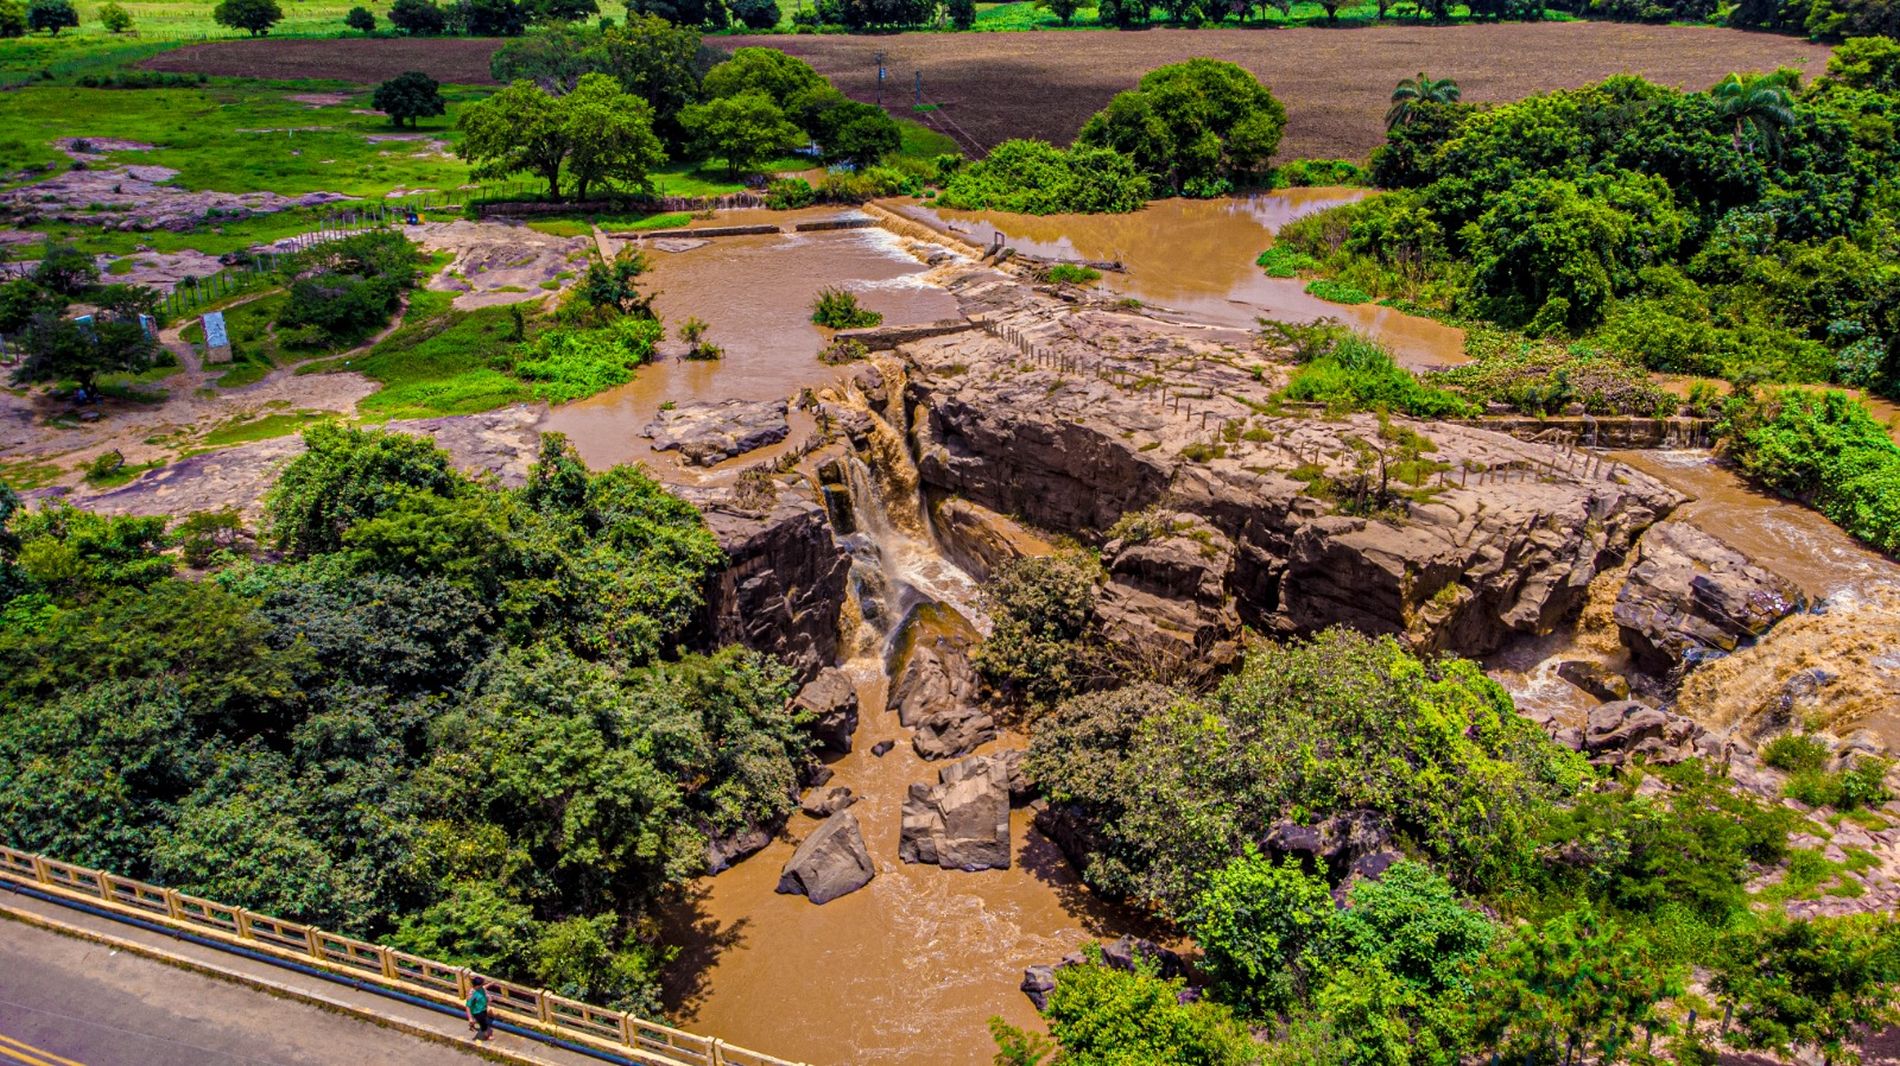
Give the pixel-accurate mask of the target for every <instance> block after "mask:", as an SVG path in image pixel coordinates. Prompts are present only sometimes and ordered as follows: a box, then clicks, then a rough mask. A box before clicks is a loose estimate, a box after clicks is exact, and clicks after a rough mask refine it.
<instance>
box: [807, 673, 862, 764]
mask: <svg viewBox="0 0 1900 1066" xmlns="http://www.w3.org/2000/svg"><path fill="white" fill-rule="evenodd" d="M792 702H793V703H794V704H796V705H797V706H798V707H799V708H801V709H802V710H804V711H805V712H806V713H807V714H809V715H811V717H812V724H811V735H812V739H814V740H816V741H818V743H819V744H820V745H821V746H822V747H823V748H824V749H825V750H826V751H830V752H834V753H837V754H840V755H843V754H847V753H849V752H850V751H851V735H852V734H853V733H855V732H857V729H858V687H857V686H856V685H854V684H852V683H851V676H850V675H849V674H847V673H845V672H844V671H843V670H840V669H838V668H837V667H835V666H827V667H825V668H824V669H823V670H820V671H819V672H818V676H817V677H815V678H812V679H811V681H810V682H809V683H808V684H806V686H805V687H804V688H801V689H799V690H798V695H796V696H794V697H792Z"/></svg>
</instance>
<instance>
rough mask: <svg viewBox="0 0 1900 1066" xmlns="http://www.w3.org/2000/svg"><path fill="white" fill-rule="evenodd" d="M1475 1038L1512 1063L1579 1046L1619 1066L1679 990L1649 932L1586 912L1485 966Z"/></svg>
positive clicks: (1509, 946)
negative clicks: (1636, 1033) (1639, 1031)
mask: <svg viewBox="0 0 1900 1066" xmlns="http://www.w3.org/2000/svg"><path fill="white" fill-rule="evenodd" d="M1477 974H1478V976H1477V982H1476V989H1475V990H1474V992H1473V1011H1472V1018H1473V1023H1474V1030H1473V1036H1474V1038H1475V1039H1476V1040H1477V1041H1478V1043H1479V1044H1480V1045H1481V1046H1489V1047H1496V1048H1498V1049H1500V1050H1501V1051H1502V1052H1503V1054H1504V1055H1505V1057H1507V1058H1522V1057H1523V1056H1524V1055H1526V1054H1532V1053H1535V1052H1539V1051H1542V1050H1544V1049H1546V1048H1548V1047H1550V1046H1552V1045H1553V1044H1555V1045H1557V1046H1564V1045H1566V1044H1567V1043H1568V1042H1569V1041H1571V1040H1575V1041H1576V1042H1577V1046H1578V1047H1579V1048H1581V1049H1582V1052H1583V1054H1584V1055H1585V1056H1586V1057H1596V1056H1601V1061H1605V1062H1614V1061H1617V1060H1618V1056H1619V1053H1623V1054H1627V1052H1628V1051H1629V1049H1630V1047H1631V1041H1630V1037H1629V1033H1630V1031H1631V1030H1632V1029H1633V1028H1634V1027H1635V1026H1639V1025H1650V1024H1652V1023H1653V1022H1654V1021H1655V1018H1656V1004H1657V1003H1658V1002H1659V1001H1661V1000H1662V999H1663V998H1665V997H1666V996H1669V995H1672V994H1674V992H1675V991H1677V988H1676V986H1675V984H1674V983H1672V981H1671V980H1670V979H1669V977H1668V971H1667V969H1666V968H1665V967H1663V966H1662V965H1661V964H1660V963H1659V962H1658V960H1657V959H1656V958H1655V956H1654V954H1653V952H1652V950H1651V948H1650V946H1649V943H1648V941H1647V940H1645V939H1644V937H1643V936H1642V934H1641V933H1639V932H1636V931H1632V930H1630V929H1628V928H1626V927H1624V926H1622V925H1619V924H1618V923H1617V922H1615V921H1613V920H1611V919H1609V918H1606V917H1603V916H1601V915H1599V914H1597V913H1596V912H1594V911H1592V910H1590V909H1588V908H1583V909H1579V910H1576V911H1571V912H1567V913H1564V914H1560V915H1558V916H1556V917H1554V918H1551V919H1550V920H1548V921H1545V922H1543V923H1542V924H1540V925H1535V926H1529V927H1524V928H1520V929H1518V930H1516V931H1515V932H1514V933H1513V935H1511V936H1509V937H1507V938H1505V939H1504V940H1502V941H1501V942H1500V943H1499V945H1498V946H1497V948H1495V949H1494V950H1493V952H1492V953H1491V954H1490V955H1488V956H1487V957H1486V958H1485V960H1484V962H1483V963H1482V964H1480V966H1479V968H1478V971H1477Z"/></svg>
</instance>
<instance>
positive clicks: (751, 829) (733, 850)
mask: <svg viewBox="0 0 1900 1066" xmlns="http://www.w3.org/2000/svg"><path fill="white" fill-rule="evenodd" d="M776 831H777V827H776V826H775V827H772V828H766V827H763V826H757V825H750V824H748V825H746V826H744V827H742V828H740V829H737V830H734V831H732V832H729V833H718V834H713V833H708V834H707V837H706V872H707V873H709V874H716V873H720V872H722V871H724V870H726V869H728V868H730V867H731V866H732V864H733V863H736V862H738V861H739V860H740V859H743V858H746V857H747V856H750V855H754V854H757V853H758V852H760V851H763V850H765V846H766V845H767V844H770V843H771V842H772V837H773V836H774V835H775V833H776Z"/></svg>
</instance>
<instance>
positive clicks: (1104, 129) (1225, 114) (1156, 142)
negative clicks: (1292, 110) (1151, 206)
mask: <svg viewBox="0 0 1900 1066" xmlns="http://www.w3.org/2000/svg"><path fill="white" fill-rule="evenodd" d="M1285 128H1286V108H1284V107H1282V106H1281V105H1280V102H1279V101H1278V100H1276V99H1274V97H1273V94H1272V93H1271V92H1269V91H1268V90H1267V87H1266V86H1264V85H1262V84H1260V82H1259V81H1258V80H1257V79H1255V78H1254V76H1253V75H1252V74H1249V73H1247V71H1246V70H1245V69H1243V68H1241V67H1240V66H1238V65H1236V64H1234V63H1228V62H1224V61H1221V60H1215V59H1190V60H1188V61H1187V62H1185V63H1175V64H1171V65H1169V66H1165V67H1158V68H1156V69H1154V70H1151V71H1149V72H1148V73H1147V74H1145V75H1143V76H1142V79H1141V82H1140V84H1139V85H1137V86H1136V87H1135V88H1134V89H1132V90H1130V91H1128V92H1124V93H1120V94H1118V95H1116V97H1115V98H1114V99H1113V100H1110V101H1109V103H1108V106H1107V107H1105V108H1103V109H1102V110H1101V111H1099V112H1097V113H1096V114H1095V115H1094V117H1092V118H1090V119H1089V120H1088V122H1087V123H1085V124H1084V125H1083V127H1082V132H1081V134H1080V135H1078V136H1077V138H1076V143H1077V144H1078V145H1087V146H1089V147H1092V148H1111V149H1114V150H1115V151H1118V152H1121V153H1122V154H1124V155H1126V156H1128V157H1129V158H1131V159H1133V160H1134V161H1135V166H1136V167H1137V168H1138V169H1140V170H1141V172H1142V173H1144V174H1146V175H1147V176H1148V177H1149V179H1150V180H1152V181H1153V182H1154V183H1155V184H1156V185H1157V186H1158V187H1161V188H1166V189H1171V190H1173V191H1174V192H1176V193H1179V194H1181V195H1184V196H1201V197H1206V196H1219V195H1221V194H1223V193H1226V192H1231V191H1233V190H1234V189H1235V188H1238V187H1241V186H1243V185H1246V184H1248V183H1250V182H1253V181H1257V180H1258V179H1259V178H1261V177H1263V176H1264V175H1265V173H1266V169H1267V164H1268V163H1269V161H1270V160H1272V158H1273V153H1274V150H1275V149H1276V148H1278V147H1279V146H1280V134H1281V132H1282V131H1283V130H1284V129H1285Z"/></svg>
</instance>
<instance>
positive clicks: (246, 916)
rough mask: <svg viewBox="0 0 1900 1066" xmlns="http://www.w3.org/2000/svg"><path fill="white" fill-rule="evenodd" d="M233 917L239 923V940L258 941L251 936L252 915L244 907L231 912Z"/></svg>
mask: <svg viewBox="0 0 1900 1066" xmlns="http://www.w3.org/2000/svg"><path fill="white" fill-rule="evenodd" d="M231 917H232V918H234V919H235V920H236V921H237V935H238V939H239V940H254V939H256V938H255V937H253V936H252V935H251V915H250V913H249V912H248V911H246V910H245V909H244V908H243V907H239V908H237V909H236V910H233V911H232V912H231Z"/></svg>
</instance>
